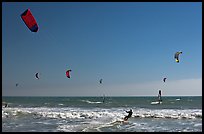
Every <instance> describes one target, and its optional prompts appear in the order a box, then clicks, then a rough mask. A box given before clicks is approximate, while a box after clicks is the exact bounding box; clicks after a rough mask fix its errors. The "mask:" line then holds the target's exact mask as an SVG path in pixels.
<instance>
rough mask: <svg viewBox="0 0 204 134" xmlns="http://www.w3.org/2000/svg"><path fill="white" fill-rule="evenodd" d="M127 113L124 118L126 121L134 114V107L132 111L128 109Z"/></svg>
mask: <svg viewBox="0 0 204 134" xmlns="http://www.w3.org/2000/svg"><path fill="white" fill-rule="evenodd" d="M126 113H128V115H127V116H125V118H124V121H127V120H128V118H130V117H131V116H132V113H133V112H132V109H130V111H126Z"/></svg>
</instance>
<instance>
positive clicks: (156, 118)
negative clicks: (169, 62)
mask: <svg viewBox="0 0 204 134" xmlns="http://www.w3.org/2000/svg"><path fill="white" fill-rule="evenodd" d="M156 99H157V98H156V97H152V96H150V97H111V96H106V97H105V101H104V103H103V97H4V96H3V97H2V102H6V103H8V107H3V106H2V132H202V96H171V97H169V96H163V97H162V103H161V104H151V102H152V101H156ZM130 109H132V110H133V114H132V117H131V118H129V119H128V121H127V122H123V121H122V120H123V118H124V117H125V116H126V115H128V113H126V111H128V110H130Z"/></svg>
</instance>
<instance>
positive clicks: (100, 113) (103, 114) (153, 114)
mask: <svg viewBox="0 0 204 134" xmlns="http://www.w3.org/2000/svg"><path fill="white" fill-rule="evenodd" d="M25 114H33V115H38V116H41V117H46V118H64V119H66V118H70V119H98V118H102V119H106V118H111V119H112V118H113V119H119V118H120V119H121V118H124V116H125V115H126V114H127V113H125V111H124V110H123V109H97V108H95V109H82V108H76V109H75V108H46V107H40V108H3V109H2V118H6V117H10V116H19V115H25ZM132 117H135V118H172V119H195V118H202V110H201V109H194V110H191V109H186V110H178V109H160V110H150V109H133V115H132Z"/></svg>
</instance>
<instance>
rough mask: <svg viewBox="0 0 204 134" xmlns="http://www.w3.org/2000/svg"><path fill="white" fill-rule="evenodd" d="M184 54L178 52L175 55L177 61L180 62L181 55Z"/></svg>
mask: <svg viewBox="0 0 204 134" xmlns="http://www.w3.org/2000/svg"><path fill="white" fill-rule="evenodd" d="M180 54H182V52H176V53H175V55H174V58H175V60H176V62H177V63H179V55H180Z"/></svg>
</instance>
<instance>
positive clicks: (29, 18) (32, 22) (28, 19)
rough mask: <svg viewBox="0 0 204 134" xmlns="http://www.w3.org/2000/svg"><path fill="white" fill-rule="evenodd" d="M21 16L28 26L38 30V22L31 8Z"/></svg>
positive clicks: (31, 29)
mask: <svg viewBox="0 0 204 134" xmlns="http://www.w3.org/2000/svg"><path fill="white" fill-rule="evenodd" d="M21 18H22V20H23V21H24V23H25V24H26V26H27V27H28V28H29V29H30V31H32V32H37V31H38V24H37V22H36V20H35V18H34V16H33V15H32V13H31V11H30V9H26V10H25V11H24V12H23V13H22V14H21Z"/></svg>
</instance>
